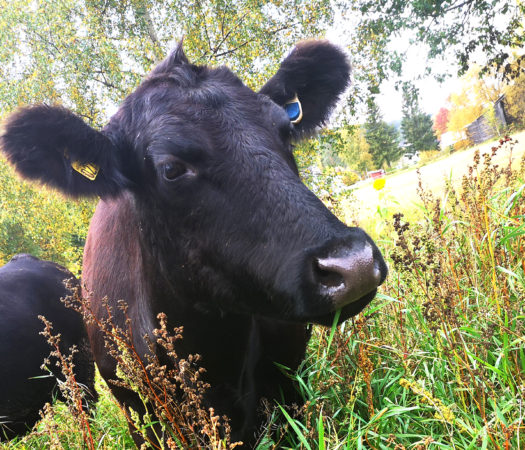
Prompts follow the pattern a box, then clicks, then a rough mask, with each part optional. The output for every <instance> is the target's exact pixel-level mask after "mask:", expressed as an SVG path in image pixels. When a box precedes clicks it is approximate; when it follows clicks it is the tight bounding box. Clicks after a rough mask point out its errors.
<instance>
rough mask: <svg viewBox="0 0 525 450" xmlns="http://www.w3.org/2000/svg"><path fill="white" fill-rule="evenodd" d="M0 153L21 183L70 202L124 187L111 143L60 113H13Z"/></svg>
mask: <svg viewBox="0 0 525 450" xmlns="http://www.w3.org/2000/svg"><path fill="white" fill-rule="evenodd" d="M0 147H1V149H2V151H3V152H4V154H5V155H6V156H7V159H8V160H9V162H10V163H11V164H12V165H13V166H14V167H15V169H16V170H17V172H18V173H19V174H20V175H22V177H24V178H27V179H30V180H36V181H40V182H42V183H44V184H46V185H49V186H52V187H54V188H57V189H59V190H60V191H62V192H63V193H65V194H67V195H70V196H73V197H80V196H95V195H98V196H101V197H104V196H108V195H115V194H117V193H118V192H119V191H120V190H122V189H123V188H125V187H126V186H127V185H128V184H129V180H127V178H126V177H125V176H124V174H123V173H122V168H121V167H120V163H119V158H118V152H117V151H116V148H115V146H114V145H113V144H112V142H111V140H110V139H109V138H108V137H107V136H106V135H104V134H103V133H101V132H100V131H97V130H95V129H93V128H91V127H90V126H89V125H87V124H86V123H85V122H84V121H83V120H82V119H81V118H79V117H78V116H76V115H75V114H73V113H72V112H71V111H69V110H67V109H65V108H62V107H58V106H46V105H37V106H31V107H28V108H23V109H20V110H19V111H17V112H15V113H14V114H12V115H11V116H10V117H9V118H8V119H7V122H6V123H5V124H4V131H3V134H2V135H1V136H0Z"/></svg>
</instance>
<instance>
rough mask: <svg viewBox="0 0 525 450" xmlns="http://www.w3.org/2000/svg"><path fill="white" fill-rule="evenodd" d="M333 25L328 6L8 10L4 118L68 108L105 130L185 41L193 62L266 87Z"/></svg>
mask: <svg viewBox="0 0 525 450" xmlns="http://www.w3.org/2000/svg"><path fill="white" fill-rule="evenodd" d="M331 20H332V9H331V6H330V2H329V1H328V0H309V1H307V2H303V1H300V0H293V1H288V2H282V1H280V0H274V1H270V2H260V1H256V0H242V1H236V2H230V1H216V2H215V1H214V2H211V1H206V2H187V1H181V0H171V1H169V2H165V1H159V0H133V1H131V0H127V1H115V0H64V1H61V2H56V3H53V4H52V5H50V4H49V2H47V1H44V0H38V1H28V0H0V42H1V44H2V45H0V111H2V114H6V113H8V112H9V111H11V110H12V109H13V108H14V107H16V106H17V105H21V104H27V103H34V102H42V101H45V102H48V103H54V102H60V103H63V104H65V105H66V106H68V107H70V108H72V109H73V110H74V111H75V112H77V113H78V114H80V115H82V116H83V117H85V118H86V119H87V120H88V121H89V122H90V123H92V124H102V123H103V122H104V121H105V119H106V116H107V114H108V108H110V107H111V106H112V105H115V104H118V103H119V102H120V101H121V100H122V98H123V97H124V96H125V95H126V94H128V93H129V92H130V91H131V90H132V89H134V88H135V87H136V86H137V84H138V83H139V81H140V79H141V78H142V77H143V76H144V75H145V74H146V73H147V72H148V71H149V70H150V69H151V67H152V65H153V64H155V62H158V61H159V60H160V59H161V58H162V57H163V56H164V55H165V54H166V53H167V52H168V51H169V50H170V49H171V48H172V47H173V46H174V44H175V42H176V40H178V39H181V38H182V37H184V49H185V51H186V53H187V54H188V57H189V58H190V59H191V60H192V61H195V62H197V63H210V64H228V66H229V67H230V68H232V69H233V70H234V71H236V72H237V73H239V74H241V75H242V77H243V79H244V80H245V81H246V82H248V84H250V85H251V86H252V87H253V86H260V85H261V84H262V82H263V81H264V80H266V79H267V78H268V76H269V74H270V73H271V72H272V71H273V70H275V68H276V64H277V63H278V62H279V61H280V60H281V57H282V56H283V53H284V52H285V51H286V50H288V49H289V48H290V47H291V45H292V44H293V43H295V42H297V41H298V40H300V39H304V38H306V37H312V36H318V35H320V34H322V32H323V30H324V29H326V27H327V26H328V24H330V23H331Z"/></svg>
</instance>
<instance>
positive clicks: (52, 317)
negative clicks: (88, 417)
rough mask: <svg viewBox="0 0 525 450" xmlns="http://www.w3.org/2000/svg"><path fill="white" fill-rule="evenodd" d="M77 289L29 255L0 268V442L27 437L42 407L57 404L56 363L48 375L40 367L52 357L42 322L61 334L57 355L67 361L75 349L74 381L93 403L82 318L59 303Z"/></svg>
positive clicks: (61, 271)
mask: <svg viewBox="0 0 525 450" xmlns="http://www.w3.org/2000/svg"><path fill="white" fill-rule="evenodd" d="M66 280H68V281H69V283H70V286H71V289H75V288H78V287H79V283H78V281H77V280H76V279H75V278H74V277H73V274H72V273H71V272H69V271H68V270H66V269H65V268H63V267H61V266H59V265H58V264H54V263H52V262H49V261H42V260H40V259H37V258H35V257H33V256H31V255H24V254H21V255H17V256H14V257H13V258H12V259H11V261H9V262H8V263H7V264H6V265H5V266H3V267H1V268H0V440H3V439H12V438H13V437H15V436H19V435H22V434H25V433H27V432H28V431H29V430H30V429H31V427H32V426H33V425H34V424H35V422H36V421H37V420H38V419H39V418H40V414H39V411H40V410H41V409H42V408H43V406H44V405H45V404H46V403H47V402H52V400H53V399H54V398H56V397H58V398H62V396H61V391H60V389H59V388H58V386H57V383H58V382H57V380H63V379H64V377H63V375H62V372H61V369H60V368H59V367H57V366H56V361H57V360H56V359H55V358H51V359H50V364H49V365H48V369H49V371H48V370H42V369H41V368H40V366H42V364H43V363H44V359H45V358H46V357H47V356H49V354H50V352H51V347H50V345H49V344H48V343H47V342H46V339H45V337H44V336H42V335H41V334H40V332H41V331H42V330H43V329H44V323H43V322H42V321H41V320H40V319H39V318H38V316H44V317H45V318H46V319H47V320H48V321H50V322H51V323H52V325H53V334H54V335H56V334H60V335H61V340H60V351H61V352H62V354H63V355H65V356H67V355H69V353H70V348H71V347H72V346H75V347H76V348H77V352H76V353H75V354H74V357H73V364H74V365H75V367H74V372H75V379H76V381H77V382H78V383H79V385H80V386H83V388H85V389H86V399H90V400H93V401H94V400H95V399H96V391H95V387H94V382H95V365H94V362H93V357H92V356H91V350H90V347H89V342H88V337H87V333H86V330H85V327H84V324H83V322H82V316H81V315H80V314H78V313H77V312H76V311H74V310H72V309H68V308H66V306H65V305H64V304H63V303H62V302H61V301H60V300H61V298H65V297H68V296H71V295H72V293H73V292H72V290H71V289H69V288H66V286H65V285H64V282H65V281H66Z"/></svg>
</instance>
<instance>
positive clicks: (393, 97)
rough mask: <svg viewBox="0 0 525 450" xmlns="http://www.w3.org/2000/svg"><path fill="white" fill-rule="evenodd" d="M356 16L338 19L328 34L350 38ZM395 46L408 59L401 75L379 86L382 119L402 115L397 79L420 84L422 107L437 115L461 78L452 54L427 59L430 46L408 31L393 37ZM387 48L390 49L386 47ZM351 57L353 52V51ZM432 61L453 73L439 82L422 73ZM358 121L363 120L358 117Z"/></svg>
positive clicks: (342, 40)
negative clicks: (417, 41) (416, 41)
mask: <svg viewBox="0 0 525 450" xmlns="http://www.w3.org/2000/svg"><path fill="white" fill-rule="evenodd" d="M355 20H356V19H355V18H352V17H350V18H348V17H346V18H340V19H339V20H337V19H336V22H335V23H334V25H333V26H332V27H331V28H330V29H329V30H328V31H327V34H326V38H327V39H328V40H330V41H332V42H336V43H341V44H342V45H344V44H345V42H347V41H348V31H347V30H348V29H349V28H350V27H353V26H355V23H353V22H354V21H355ZM390 46H391V48H392V49H395V50H398V51H405V52H406V58H407V59H406V62H405V64H404V66H403V73H402V75H401V78H400V79H396V80H394V79H392V80H389V81H385V82H383V83H382V85H381V86H380V89H381V94H380V95H379V96H378V97H377V103H378V105H379V107H380V109H381V112H382V114H383V119H384V120H385V121H386V122H388V123H391V122H394V121H398V120H401V118H402V112H401V107H402V94H401V91H400V90H399V91H398V90H396V89H395V84H396V81H399V80H401V81H412V82H414V84H415V85H416V86H417V87H418V88H419V93H420V99H419V101H420V107H421V108H422V110H423V111H424V112H426V113H427V114H431V115H432V117H434V116H435V115H436V114H437V112H438V111H439V109H440V108H441V107H443V106H445V105H446V101H447V98H448V96H449V95H450V94H451V93H452V92H454V91H455V90H457V89H458V87H459V80H458V78H457V77H456V76H455V75H454V74H456V73H457V67H456V66H455V63H454V62H453V59H452V58H448V60H447V59H445V60H442V61H439V60H428V58H427V53H428V52H427V48H426V47H424V46H423V45H418V46H416V45H414V44H411V43H410V39H409V36H408V33H406V34H405V35H402V36H400V37H398V38H396V39H394V40H393V41H392V42H391V44H390ZM386 51H388V50H386ZM350 58H351V55H350ZM433 64H439V65H440V66H441V67H440V72H442V69H443V66H445V68H446V69H447V71H449V72H450V73H451V74H452V75H451V76H450V77H449V78H448V79H447V80H446V81H445V82H443V83H440V82H438V81H437V80H436V79H435V78H433V77H429V76H423V75H424V71H425V68H426V67H427V65H428V66H430V67H432V65H433ZM358 122H362V120H361V119H360V118H358Z"/></svg>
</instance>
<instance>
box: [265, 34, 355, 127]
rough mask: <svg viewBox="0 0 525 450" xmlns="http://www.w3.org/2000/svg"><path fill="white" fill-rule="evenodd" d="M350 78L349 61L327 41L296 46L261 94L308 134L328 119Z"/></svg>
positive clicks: (307, 42) (303, 43)
mask: <svg viewBox="0 0 525 450" xmlns="http://www.w3.org/2000/svg"><path fill="white" fill-rule="evenodd" d="M349 81H350V64H349V62H348V60H347V58H346V56H345V54H344V53H343V51H342V50H341V49H339V48H338V47H336V46H335V45H333V44H331V43H330V42H328V41H313V40H312V41H305V42H301V43H299V44H297V45H296V47H295V48H294V49H293V50H292V52H291V53H290V55H288V57H287V58H286V59H285V60H284V61H283V62H282V63H281V66H280V68H279V70H278V71H277V73H276V74H275V75H274V76H273V77H272V78H271V79H270V80H269V81H268V82H267V83H266V84H265V85H264V86H263V88H262V89H261V90H260V93H261V94H265V95H267V96H268V97H270V98H271V99H272V100H273V101H274V102H275V103H277V104H278V105H280V106H282V107H283V108H285V109H286V110H287V112H288V114H289V117H290V120H291V121H292V123H294V126H295V129H296V130H297V131H298V132H299V134H300V135H304V134H310V133H312V132H313V131H314V130H315V129H316V128H317V127H319V126H321V125H323V123H324V122H325V120H327V119H328V116H329V115H330V112H331V110H332V108H333V107H334V106H335V104H336V103H337V100H338V99H339V96H340V95H341V94H342V93H343V91H344V90H345V89H346V87H347V86H348V84H349Z"/></svg>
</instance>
